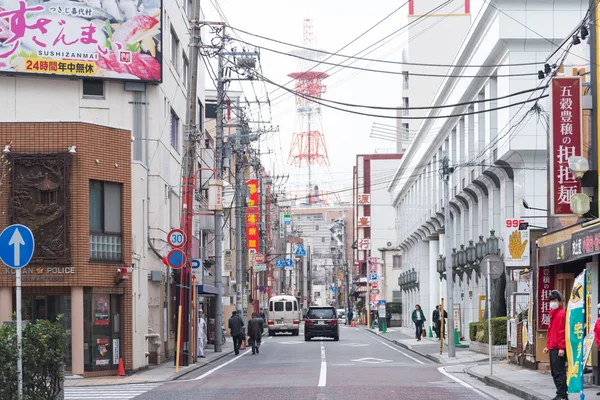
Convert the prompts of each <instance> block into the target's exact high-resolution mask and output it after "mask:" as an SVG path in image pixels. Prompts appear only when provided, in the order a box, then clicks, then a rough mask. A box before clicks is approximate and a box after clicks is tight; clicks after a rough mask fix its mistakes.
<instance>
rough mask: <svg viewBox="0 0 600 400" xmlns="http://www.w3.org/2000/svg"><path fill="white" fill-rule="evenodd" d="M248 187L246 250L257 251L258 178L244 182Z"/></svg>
mask: <svg viewBox="0 0 600 400" xmlns="http://www.w3.org/2000/svg"><path fill="white" fill-rule="evenodd" d="M246 186H247V187H248V208H246V250H250V249H254V250H256V251H258V244H259V238H258V223H259V221H258V218H259V216H258V179H251V180H249V181H247V182H246Z"/></svg>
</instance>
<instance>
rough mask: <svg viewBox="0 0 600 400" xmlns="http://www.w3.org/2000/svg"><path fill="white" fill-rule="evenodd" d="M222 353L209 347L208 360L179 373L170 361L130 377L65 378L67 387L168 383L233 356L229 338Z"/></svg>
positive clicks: (181, 369)
mask: <svg viewBox="0 0 600 400" xmlns="http://www.w3.org/2000/svg"><path fill="white" fill-rule="evenodd" d="M222 350H223V351H222V352H220V353H215V352H214V346H213V345H208V346H207V348H206V349H205V350H204V355H205V357H206V358H199V359H198V362H197V363H196V364H193V365H190V366H187V367H179V373H178V374H177V373H175V365H174V364H175V363H174V362H173V360H168V361H166V362H164V363H162V364H160V365H152V366H150V367H149V368H148V369H145V370H142V371H138V372H135V373H133V374H132V375H129V376H106V377H99V378H81V377H75V376H65V387H82V386H106V385H125V384H129V383H157V382H168V381H173V380H176V379H180V378H182V377H184V376H185V375H188V374H190V373H192V372H194V371H196V370H198V369H200V368H202V367H204V366H206V365H209V364H211V363H214V362H215V361H218V360H220V359H222V358H224V357H227V356H229V355H230V354H233V341H232V340H231V337H227V341H226V342H225V344H224V345H223V348H222Z"/></svg>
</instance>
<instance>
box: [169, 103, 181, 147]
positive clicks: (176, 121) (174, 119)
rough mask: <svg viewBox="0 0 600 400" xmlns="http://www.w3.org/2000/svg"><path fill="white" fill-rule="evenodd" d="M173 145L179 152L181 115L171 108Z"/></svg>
mask: <svg viewBox="0 0 600 400" xmlns="http://www.w3.org/2000/svg"><path fill="white" fill-rule="evenodd" d="M171 146H172V147H173V148H174V149H175V150H177V152H179V117H178V116H177V114H175V111H173V109H171Z"/></svg>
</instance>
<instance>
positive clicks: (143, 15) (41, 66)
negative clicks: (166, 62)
mask: <svg viewBox="0 0 600 400" xmlns="http://www.w3.org/2000/svg"><path fill="white" fill-rule="evenodd" d="M122 4H123V3H122ZM161 13H162V1H160V0H158V1H154V2H152V1H150V2H140V3H139V4H137V3H136V4H134V3H131V7H129V6H128V7H121V6H119V5H118V4H117V3H115V2H114V1H113V2H111V1H108V2H103V1H99V0H90V1H85V2H83V1H82V2H80V1H64V2H56V1H47V2H46V1H45V2H40V1H37V0H17V1H7V2H4V3H3V4H2V7H0V43H1V45H0V72H5V73H11V74H15V73H24V74H38V75H40V74H42V75H69V76H82V77H97V78H110V79H124V80H138V81H146V82H161V81H162V48H163V43H162V31H161Z"/></svg>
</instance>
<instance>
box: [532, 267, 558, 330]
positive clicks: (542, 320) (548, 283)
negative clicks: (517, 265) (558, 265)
mask: <svg viewBox="0 0 600 400" xmlns="http://www.w3.org/2000/svg"><path fill="white" fill-rule="evenodd" d="M553 290H554V266H546V267H538V284H537V299H538V301H537V302H536V303H537V323H538V331H546V330H548V326H549V325H550V293H551V292H552V291H553Z"/></svg>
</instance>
